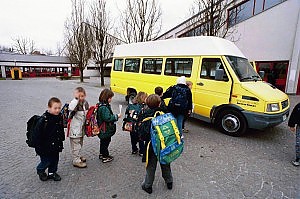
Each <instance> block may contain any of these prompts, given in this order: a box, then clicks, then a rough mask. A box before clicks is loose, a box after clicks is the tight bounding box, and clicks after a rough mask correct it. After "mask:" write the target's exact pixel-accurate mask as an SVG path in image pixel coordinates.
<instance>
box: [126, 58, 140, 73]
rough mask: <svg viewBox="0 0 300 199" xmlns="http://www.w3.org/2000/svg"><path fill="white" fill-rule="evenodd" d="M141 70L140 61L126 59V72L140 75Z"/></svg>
mask: <svg viewBox="0 0 300 199" xmlns="http://www.w3.org/2000/svg"><path fill="white" fill-rule="evenodd" d="M139 70H140V59H126V60H125V67H124V71H125V72H134V73H138V72H139Z"/></svg>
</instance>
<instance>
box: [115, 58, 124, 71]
mask: <svg viewBox="0 0 300 199" xmlns="http://www.w3.org/2000/svg"><path fill="white" fill-rule="evenodd" d="M122 68H123V59H115V61H114V71H122Z"/></svg>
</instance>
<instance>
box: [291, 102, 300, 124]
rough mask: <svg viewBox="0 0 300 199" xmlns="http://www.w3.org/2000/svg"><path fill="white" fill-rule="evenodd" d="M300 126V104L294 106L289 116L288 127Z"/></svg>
mask: <svg viewBox="0 0 300 199" xmlns="http://www.w3.org/2000/svg"><path fill="white" fill-rule="evenodd" d="M296 124H297V125H300V103H299V104H297V105H296V106H295V108H294V109H293V111H292V114H291V116H290V119H289V122H288V126H289V127H295V125H296Z"/></svg>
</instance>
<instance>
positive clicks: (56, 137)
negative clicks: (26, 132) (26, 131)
mask: <svg viewBox="0 0 300 199" xmlns="http://www.w3.org/2000/svg"><path fill="white" fill-rule="evenodd" d="M44 115H45V116H46V118H44V117H42V118H41V119H40V120H39V121H38V122H37V125H36V127H35V129H34V131H33V137H32V139H33V143H34V145H35V151H36V153H37V154H38V155H42V156H47V155H52V154H56V153H58V152H61V151H62V150H63V148H64V147H63V141H64V140H65V134H64V127H63V119H62V115H61V114H59V115H52V114H50V113H49V112H48V111H46V112H45V113H44Z"/></svg>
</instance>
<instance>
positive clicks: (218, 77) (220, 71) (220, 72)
mask: <svg viewBox="0 0 300 199" xmlns="http://www.w3.org/2000/svg"><path fill="white" fill-rule="evenodd" d="M215 80H218V81H222V80H224V70H223V69H216V75H215Z"/></svg>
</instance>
